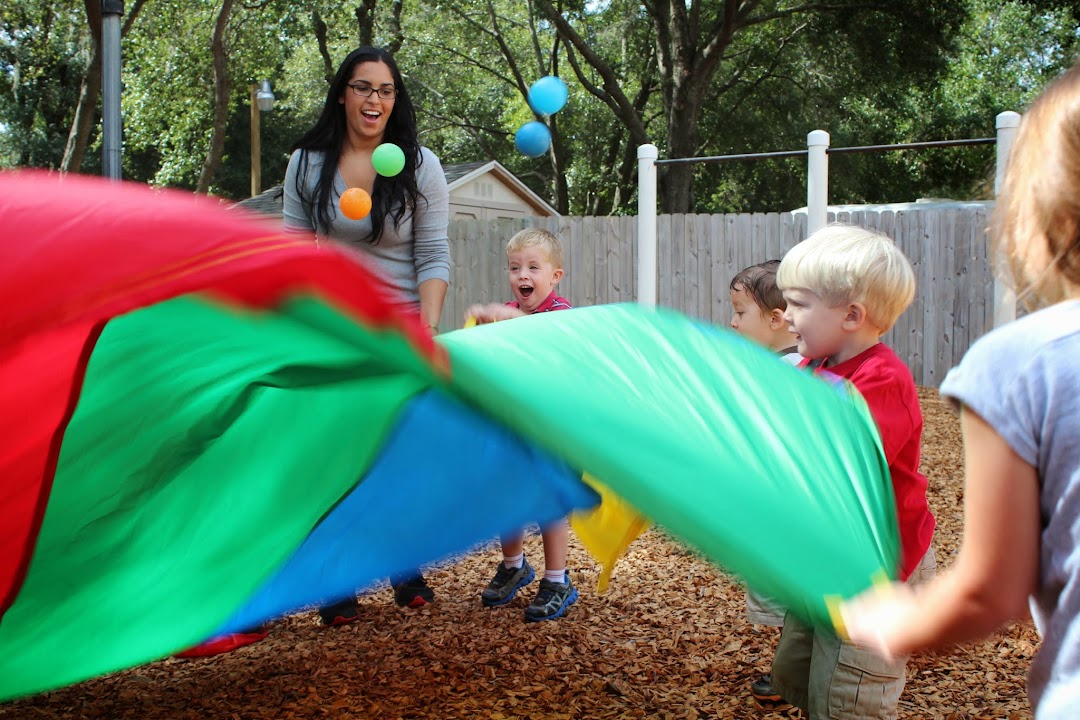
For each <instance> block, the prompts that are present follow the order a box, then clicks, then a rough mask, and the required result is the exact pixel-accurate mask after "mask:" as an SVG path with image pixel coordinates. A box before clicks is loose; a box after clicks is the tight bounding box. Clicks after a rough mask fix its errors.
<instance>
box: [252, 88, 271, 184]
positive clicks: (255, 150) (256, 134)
mask: <svg viewBox="0 0 1080 720" xmlns="http://www.w3.org/2000/svg"><path fill="white" fill-rule="evenodd" d="M273 109H274V91H273V90H271V89H270V81H269V80H263V81H262V84H261V86H256V85H255V84H254V83H252V85H251V197H255V196H256V195H258V194H259V193H260V192H262V143H261V133H260V129H259V116H260V115H261V114H262V113H264V112H270V111H271V110H273Z"/></svg>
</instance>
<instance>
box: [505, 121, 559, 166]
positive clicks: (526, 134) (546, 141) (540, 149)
mask: <svg viewBox="0 0 1080 720" xmlns="http://www.w3.org/2000/svg"><path fill="white" fill-rule="evenodd" d="M514 147H516V148H517V149H518V152H520V153H521V154H522V155H527V156H529V157H531V158H537V157H540V156H541V155H543V154H544V153H546V152H547V151H548V148H549V147H551V131H550V130H548V126H547V125H545V124H544V123H542V122H538V121H536V120H532V121H530V122H527V123H525V124H524V125H522V126H521V127H520V128H518V131H517V132H516V133H514Z"/></svg>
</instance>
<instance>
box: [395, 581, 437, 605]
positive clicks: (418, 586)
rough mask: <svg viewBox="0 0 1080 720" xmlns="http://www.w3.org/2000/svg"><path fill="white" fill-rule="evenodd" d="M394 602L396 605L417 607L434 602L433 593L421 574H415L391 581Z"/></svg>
mask: <svg viewBox="0 0 1080 720" xmlns="http://www.w3.org/2000/svg"><path fill="white" fill-rule="evenodd" d="M390 584H391V586H392V587H393V588H394V602H395V603H397V605H398V607H410V608H418V607H423V606H424V605H427V604H428V603H433V602H435V593H434V592H433V591H432V590H431V588H430V587H428V584H427V580H425V579H424V576H423V575H416V576H414V577H411V578H406V579H405V580H401V581H397V580H395V581H392V582H391V583H390Z"/></svg>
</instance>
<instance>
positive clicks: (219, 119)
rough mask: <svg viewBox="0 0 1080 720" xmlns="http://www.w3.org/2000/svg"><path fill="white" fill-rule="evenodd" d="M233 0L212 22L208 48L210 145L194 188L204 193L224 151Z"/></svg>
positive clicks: (208, 187) (223, 3)
mask: <svg viewBox="0 0 1080 720" xmlns="http://www.w3.org/2000/svg"><path fill="white" fill-rule="evenodd" d="M232 5H233V0H224V2H222V4H221V10H220V12H218V17H217V21H216V22H215V23H214V39H213V41H212V42H211V44H210V52H211V54H212V55H213V58H214V125H213V129H212V131H211V135H210V149H209V151H208V152H207V153H206V160H205V161H204V162H203V165H202V170H201V171H200V172H199V184H198V185H197V186H196V188H195V192H197V193H200V194H202V195H205V194H206V193H208V192H210V180H211V178H213V176H214V173H215V172H216V171H217V168H218V165H219V164H220V163H221V155H222V153H223V152H224V151H225V125H226V123H227V122H228V119H229V68H228V62H227V57H226V55H227V53H226V51H225V28H226V26H227V25H228V23H229V15H230V14H231V13H232Z"/></svg>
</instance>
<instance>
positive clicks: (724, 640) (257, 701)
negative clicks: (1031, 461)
mask: <svg viewBox="0 0 1080 720" xmlns="http://www.w3.org/2000/svg"><path fill="white" fill-rule="evenodd" d="M920 397H921V399H922V403H923V411H924V413H925V417H926V431H925V435H924V445H923V447H924V451H923V465H922V467H923V471H924V472H925V473H926V475H927V476H928V477H929V478H930V491H931V501H932V504H933V510H934V512H935V513H936V515H937V518H938V523H939V524H938V531H937V535H936V537H935V546H936V548H937V553H938V559H939V563H940V564H941V565H942V566H947V565H948V563H949V561H950V558H951V557H953V555H954V554H955V552H956V549H957V547H958V545H959V540H960V533H961V508H962V498H963V486H962V463H963V460H962V454H961V440H960V432H959V427H958V423H957V420H956V418H955V417H954V416H953V414H952V413H951V411H950V410H948V408H946V407H945V406H944V405H943V404H942V403H941V401H940V400H939V399H938V398H937V395H936V392H934V391H933V390H930V389H920ZM526 553H527V554H528V555H529V556H530V557H532V558H534V559H536V560H541V558H542V549H541V546H540V543H539V538H538V537H530V538H529V540H528V542H527V545H526ZM497 558H498V553H497V549H496V547H495V546H494V545H492V546H490V547H488V548H485V549H482V550H481V551H480V552H477V553H475V554H472V555H470V556H468V557H466V558H464V559H462V560H460V561H458V562H455V563H452V564H446V565H443V566H439V567H437V568H434V569H432V570H431V571H430V572H429V573H428V578H429V581H430V583H431V585H432V587H433V588H434V590H435V593H436V596H437V601H436V603H435V604H434V605H431V606H427V607H424V608H421V609H419V610H406V609H399V608H397V607H396V606H395V605H394V604H393V601H392V593H391V591H390V590H389V589H388V588H385V587H383V588H378V589H376V590H375V591H373V592H371V593H370V594H367V595H365V596H364V597H362V598H361V600H360V604H361V619H360V621H359V622H356V623H353V624H351V625H347V626H343V627H340V628H333V629H323V628H321V627H319V625H318V618H317V616H316V615H315V614H314V613H304V614H300V615H296V616H293V617H289V618H286V619H284V620H281V621H278V622H275V623H273V624H272V625H270V626H269V629H270V636H269V637H268V638H267V639H266V640H264V641H262V642H260V643H258V644H256V645H252V646H249V647H246V648H242V649H240V650H237V651H235V652H233V653H230V654H227V655H220V656H217V657H212V658H203V659H196V660H178V659H167V660H162V661H160V662H157V663H154V664H151V665H146V666H144V667H139V668H134V669H132V670H128V671H124V672H120V673H116V674H114V675H111V676H108V677H103V678H98V679H95V680H91V681H88V682H85V683H82V684H80V685H76V686H73V687H69V688H65V689H62V690H57V691H54V692H50V693H44V694H41V695H37V696H34V697H30V698H25V699H22V700H19V701H15V702H10V703H6V704H0V720H15V719H16V718H17V719H18V720H33V719H37V718H41V719H45V718H54V719H57V720H60V719H64V720H67V719H69V718H70V719H75V718H80V719H81V718H95V719H97V718H102V719H106V718H107V719H109V720H158V719H162V718H170V719H172V718H191V719H195V718H199V719H202V718H215V719H216V718H220V719H221V720H267V719H269V718H410V719H415V720H421V719H423V720H428V719H430V720H449V719H451V718H460V719H465V718H487V719H489V720H510V719H512V718H515V719H520V720H540V719H544V720H572V719H577V718H595V719H596V720H602V719H607V718H664V719H670V720H695V719H697V718H724V719H728V718H731V719H737V718H754V719H758V720H779V719H780V718H782V717H785V715H783V714H781V713H779V712H772V713H766V712H763V711H762V710H760V709H759V708H757V706H756V705H755V704H754V702H753V700H752V699H751V698H750V696H749V694H748V685H749V683H750V682H751V681H752V680H753V679H755V678H756V677H757V676H758V675H759V674H761V673H762V672H763V671H767V669H768V663H769V658H770V657H771V655H772V651H773V648H774V646H775V641H776V637H777V630H776V629H774V628H762V627H755V626H752V625H749V624H747V622H746V619H745V617H744V607H743V594H742V590H741V588H740V587H739V586H738V585H737V584H736V583H735V582H734V581H733V580H731V579H730V578H728V577H726V576H725V575H724V574H723V573H721V572H719V571H718V570H716V569H715V568H713V567H712V566H711V565H709V564H708V563H706V562H703V561H702V560H700V559H698V558H697V557H696V556H695V555H694V554H693V553H691V552H688V551H686V550H685V549H683V548H682V547H680V546H679V545H678V544H676V543H674V542H672V541H671V540H670V539H669V538H668V537H667V536H666V535H665V534H664V533H662V532H660V531H658V530H651V531H649V532H648V533H647V534H646V535H645V536H643V537H642V538H640V539H639V540H638V541H637V542H636V543H635V544H634V545H633V547H632V548H631V551H630V553H629V555H628V556H627V557H625V558H624V559H623V560H622V562H621V563H620V564H619V566H618V567H617V568H616V573H615V580H614V582H613V583H612V588H611V590H609V591H608V593H607V594H605V595H604V596H597V595H596V594H595V593H594V592H593V586H594V582H595V579H596V576H597V572H598V567H597V565H596V564H595V563H594V562H593V560H592V559H591V558H590V557H589V556H588V555H587V554H586V553H585V552H584V551H583V550H582V549H581V548H580V546H578V545H576V544H575V545H573V546H572V547H571V553H570V562H569V567H570V568H571V572H572V573H573V577H574V580H575V582H576V583H577V584H578V586H579V588H581V590H582V597H581V599H580V600H579V601H578V603H577V604H576V605H575V606H574V607H573V608H572V609H571V610H570V612H569V614H568V615H567V616H566V617H565V618H563V619H562V620H559V621H557V622H544V623H538V624H528V625H527V624H525V623H524V622H523V621H522V612H523V610H524V607H525V605H526V604H527V603H528V601H529V600H530V599H531V593H529V594H528V596H527V597H520V596H519V597H518V598H517V599H515V600H514V601H513V602H512V603H511V604H510V605H509V606H507V607H504V608H499V609H495V610H489V609H484V608H482V607H481V605H480V600H479V591H480V588H482V587H483V585H484V584H485V583H486V582H487V581H488V579H489V578H490V575H491V574H492V572H493V569H494V564H495V562H496V560H497ZM533 588H535V585H534V586H533ZM534 591H535V590H534V589H533V592H534ZM162 621H163V622H168V619H167V618H163V619H162ZM1037 642H1038V640H1037V636H1036V634H1035V632H1034V630H1033V628H1032V626H1031V623H1030V621H1026V622H1023V623H1019V624H1016V625H1012V626H1009V627H1007V628H1005V629H1003V630H1002V631H1001V632H999V633H998V634H997V635H995V636H993V637H992V638H990V639H988V640H986V641H985V642H981V643H977V644H974V645H971V646H967V647H965V648H962V649H960V650H958V651H956V652H953V653H946V654H932V655H923V656H919V657H916V658H914V659H913V660H912V661H911V662H910V663H909V665H908V685H907V689H906V690H905V691H904V694H903V697H902V698H901V702H900V717H901V718H940V719H942V720H975V719H977V718H978V719H982V718H1023V719H1028V720H1030V718H1031V710H1030V707H1029V705H1028V702H1027V699H1026V696H1025V692H1024V674H1025V672H1026V670H1027V667H1028V665H1029V663H1030V660H1031V656H1032V654H1033V653H1034V651H1035V648H1036V645H1037ZM57 660H58V662H62V659H61V658H58V659H57Z"/></svg>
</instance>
